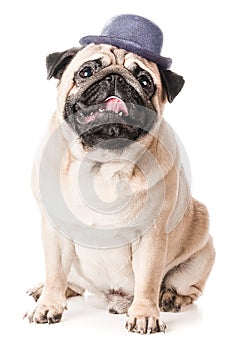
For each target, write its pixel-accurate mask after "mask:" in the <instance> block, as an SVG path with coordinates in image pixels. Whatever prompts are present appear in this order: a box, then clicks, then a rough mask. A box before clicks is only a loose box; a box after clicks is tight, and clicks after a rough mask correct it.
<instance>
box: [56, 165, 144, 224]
mask: <svg viewBox="0 0 232 350" xmlns="http://www.w3.org/2000/svg"><path fill="white" fill-rule="evenodd" d="M86 163H87V164H85V162H82V163H78V162H76V163H73V164H71V166H70V167H69V171H68V173H67V174H66V175H65V176H63V177H62V182H61V187H62V192H63V195H64V198H65V201H66V203H67V204H68V206H69V208H70V209H71V211H72V212H73V213H74V215H75V216H76V217H78V219H79V220H80V221H81V222H83V224H84V225H87V226H90V227H91V226H92V227H93V226H94V227H101V228H115V227H118V226H120V227H121V226H122V225H124V224H125V225H126V224H128V222H130V221H131V218H132V216H135V215H136V212H138V211H139V210H140V208H142V207H143V205H144V199H145V197H144V196H145V192H146V190H147V189H143V187H142V186H141V187H139V186H138V181H136V183H135V182H134V181H133V178H132V175H131V169H130V168H129V167H126V166H125V164H121V163H115V164H112V163H109V164H104V165H103V166H101V167H100V168H99V167H98V165H97V164H96V165H94V166H93V164H88V162H86Z"/></svg>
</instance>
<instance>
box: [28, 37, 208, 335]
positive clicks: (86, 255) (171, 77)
mask: <svg viewBox="0 0 232 350" xmlns="http://www.w3.org/2000/svg"><path fill="white" fill-rule="evenodd" d="M47 71H48V79H51V78H52V77H54V78H55V79H57V80H58V86H57V89H58V96H57V110H56V112H55V113H54V115H53V116H52V119H51V121H50V124H49V128H48V132H47V134H46V136H45V138H44V140H43V141H42V143H41V145H40V147H39V151H38V153H37V157H36V160H35V164H34V168H33V177H32V179H33V190H34V194H35V197H36V199H37V202H38V204H39V207H40V210H41V214H42V240H43V246H44V251H45V263H46V279H45V282H44V284H42V285H40V286H38V287H36V288H33V289H32V290H31V291H30V294H31V295H32V296H33V297H34V299H35V300H36V306H35V309H34V310H33V311H32V312H31V313H29V314H28V318H29V320H30V322H35V323H56V322H59V321H61V318H62V315H63V312H64V310H65V309H66V300H67V298H68V297H70V296H74V295H83V293H84V292H85V291H86V290H88V291H90V292H93V293H102V294H103V295H104V298H105V301H106V305H107V306H106V307H107V308H108V310H109V312H111V313H115V314H121V313H126V314H127V316H128V319H127V322H126V328H127V330H128V331H131V332H137V333H140V334H149V333H156V332H164V331H165V329H166V325H165V323H164V322H163V321H162V320H161V319H160V311H166V312H178V311H180V310H181V308H182V307H184V306H186V305H189V304H191V303H192V302H194V301H195V300H196V299H197V298H198V297H199V296H200V295H201V294H202V292H203V289H204V286H205V283H206V281H207V278H208V276H209V273H210V271H211V268H212V266H213V262H214V256H215V251H214V247H213V242H212V238H211V236H210V235H209V230H208V229H209V217H208V212H207V209H206V207H205V206H204V205H203V204H202V203H200V202H198V201H197V200H196V199H194V198H192V196H191V193H190V190H189V184H188V180H187V176H186V174H185V169H184V166H183V164H182V160H181V156H180V150H179V143H178V142H177V139H176V136H175V134H174V132H173V130H172V128H171V127H170V126H169V125H168V123H167V122H166V121H165V120H164V119H163V110H164V106H165V104H166V102H167V101H168V102H169V103H171V102H172V101H173V100H174V98H175V97H176V96H177V94H178V93H179V92H180V91H181V89H182V87H183V84H184V80H183V78H182V77H181V76H179V75H178V74H175V73H174V72H172V71H171V70H162V69H160V67H159V66H158V65H157V64H156V63H154V62H152V61H149V60H148V59H145V58H142V57H141V56H139V55H137V54H135V53H132V52H130V51H127V50H125V49H120V48H118V47H115V46H112V45H109V44H94V43H91V44H88V45H86V46H83V47H81V48H72V49H70V50H67V51H64V52H59V53H53V54H50V55H49V56H48V57H47ZM54 135H56V137H55V138H56V141H55V143H54V144H53V145H52V146H51V144H50V146H49V149H48V144H49V142H50V141H51V139H52V138H53V136H54ZM58 154H60V155H62V156H60V155H59V156H57V155H58ZM57 158H59V159H61V160H59V161H57ZM80 173H81V174H82V175H80ZM41 179H42V180H41ZM47 179H49V180H48V183H47V184H46V185H44V183H46V181H47ZM57 179H58V180H57ZM55 183H59V186H60V187H59V191H60V193H61V194H62V195H61V196H60V197H59V198H61V197H62V198H64V202H65V205H66V206H67V207H68V209H69V211H70V213H71V214H72V217H74V218H78V219H77V220H76V221H75V222H74V221H73V222H71V219H70V221H69V219H68V218H67V217H68V216H67V217H65V218H64V217H62V216H65V215H66V214H64V213H65V211H62V210H63V209H60V210H59V203H58V202H59V200H60V199H58V197H56V195H57V188H58V187H56V186H55V185H54V184H55ZM82 185H83V186H82ZM77 187H78V188H77ZM83 187H85V188H84V190H83ZM89 188H90V190H89ZM88 190H89V192H88ZM93 193H94V195H92V194H93ZM51 197H52V199H51ZM93 197H94V198H95V199H93ZM96 198H97V199H96ZM49 200H50V202H49ZM99 203H100V204H99ZM71 214H70V215H71ZM67 226H68V229H67Z"/></svg>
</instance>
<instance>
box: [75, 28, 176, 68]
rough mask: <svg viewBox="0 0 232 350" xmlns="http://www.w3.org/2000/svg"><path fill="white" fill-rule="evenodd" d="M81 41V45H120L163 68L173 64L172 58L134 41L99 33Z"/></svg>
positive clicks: (85, 37)
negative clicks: (158, 53) (155, 52)
mask: <svg viewBox="0 0 232 350" xmlns="http://www.w3.org/2000/svg"><path fill="white" fill-rule="evenodd" d="M79 42H80V44H81V45H88V44H91V43H94V44H108V45H113V46H116V47H119V48H120V49H124V50H126V51H130V52H133V53H135V54H137V55H139V56H141V57H144V58H146V59H147V60H149V61H152V62H155V63H156V64H157V65H158V66H159V67H160V68H161V69H163V70H166V69H168V68H170V66H171V64H172V59H171V58H168V57H163V56H160V55H155V54H154V53H153V52H152V51H149V50H146V49H144V48H143V47H141V46H139V45H138V44H136V43H134V42H132V41H127V40H124V39H119V38H114V37H109V36H103V35H99V36H94V35H89V36H84V37H83V38H81V39H80V41H79Z"/></svg>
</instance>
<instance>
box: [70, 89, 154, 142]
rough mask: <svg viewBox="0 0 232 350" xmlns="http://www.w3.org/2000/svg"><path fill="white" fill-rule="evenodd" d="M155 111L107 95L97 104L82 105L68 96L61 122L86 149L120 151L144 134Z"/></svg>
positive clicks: (149, 127)
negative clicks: (73, 132) (70, 129)
mask: <svg viewBox="0 0 232 350" xmlns="http://www.w3.org/2000/svg"><path fill="white" fill-rule="evenodd" d="M155 118H156V111H155V110H154V109H149V108H147V107H145V106H144V105H142V104H135V103H128V102H124V101H123V100H122V99H121V98H120V97H117V96H114V95H110V96H108V97H107V98H106V99H105V100H104V101H103V102H101V103H99V104H93V105H92V104H91V105H89V106H83V105H82V104H80V102H79V101H77V102H76V100H75V99H74V98H73V97H68V99H67V101H66V105H65V114H64V119H65V121H66V122H67V123H68V124H69V126H70V127H71V128H72V129H73V130H74V131H75V132H76V133H77V134H78V135H79V136H80V139H81V141H82V144H83V145H84V146H87V147H95V146H98V147H101V148H109V149H121V148H124V147H125V146H127V145H128V144H129V143H130V142H132V141H136V140H138V139H139V138H141V137H142V136H144V135H146V134H147V133H148V132H149V130H150V129H151V127H152V125H153V124H154V121H155Z"/></svg>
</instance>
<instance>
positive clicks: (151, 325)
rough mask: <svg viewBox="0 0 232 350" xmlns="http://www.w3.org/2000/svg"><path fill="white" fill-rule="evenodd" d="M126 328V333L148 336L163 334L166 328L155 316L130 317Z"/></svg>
mask: <svg viewBox="0 0 232 350" xmlns="http://www.w3.org/2000/svg"><path fill="white" fill-rule="evenodd" d="M126 328H127V330H128V332H136V333H140V334H150V333H158V332H165V330H166V328H167V326H166V324H165V323H164V322H163V321H161V320H160V319H159V317H157V316H143V317H141V316H139V317H134V316H130V317H129V319H128V321H127V323H126Z"/></svg>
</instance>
